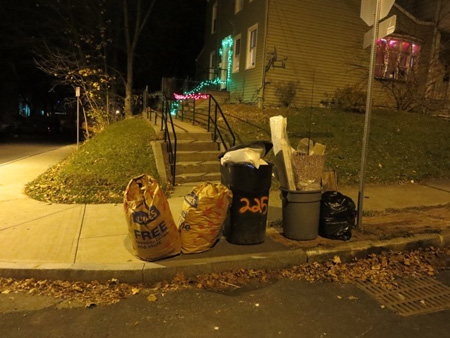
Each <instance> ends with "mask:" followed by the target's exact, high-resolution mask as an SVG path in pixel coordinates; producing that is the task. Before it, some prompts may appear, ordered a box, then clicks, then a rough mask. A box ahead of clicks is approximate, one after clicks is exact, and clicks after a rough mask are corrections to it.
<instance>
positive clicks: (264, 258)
mask: <svg viewBox="0 0 450 338" xmlns="http://www.w3.org/2000/svg"><path fill="white" fill-rule="evenodd" d="M448 245H450V230H447V231H443V232H442V233H441V234H421V235H414V236H412V237H407V238H394V239H390V240H386V241H364V242H360V243H342V245H339V246H337V247H334V248H323V249H321V248H318V249H317V248H314V249H306V250H303V249H295V250H285V251H274V252H264V253H254V254H243V255H242V254H241V255H232V256H221V257H211V258H191V259H185V260H173V261H171V260H163V261H158V262H144V261H143V262H142V263H125V264H94V263H73V264H70V263H18V262H17V263H8V262H4V263H1V262H0V277H10V278H21V279H23V278H35V279H38V280H43V279H61V280H70V281H92V280H99V281H106V280H110V279H112V278H117V279H118V280H120V281H122V282H128V283H155V282H158V281H163V280H170V279H172V278H173V277H175V276H176V275H177V274H179V273H182V274H184V275H185V276H186V277H194V276H196V275H201V274H209V273H212V272H216V273H218V272H223V271H226V270H235V269H267V270H272V269H282V268H288V267H291V266H294V265H300V264H304V263H311V262H324V261H327V260H330V259H333V257H334V256H339V257H340V258H341V261H342V262H349V261H351V260H352V259H354V258H364V257H367V256H368V255H370V254H373V253H380V252H382V251H386V250H394V251H401V250H413V249H417V248H425V247H430V246H433V247H444V246H448Z"/></svg>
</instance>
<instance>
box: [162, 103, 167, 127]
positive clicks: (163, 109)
mask: <svg viewBox="0 0 450 338" xmlns="http://www.w3.org/2000/svg"><path fill="white" fill-rule="evenodd" d="M167 104H168V102H167V100H164V101H163V104H162V109H161V131H162V130H163V129H164V128H163V120H164V114H165V109H166V105H167Z"/></svg>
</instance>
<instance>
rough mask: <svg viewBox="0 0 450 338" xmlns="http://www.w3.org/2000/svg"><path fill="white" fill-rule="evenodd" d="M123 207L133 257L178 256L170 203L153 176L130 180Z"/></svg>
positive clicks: (178, 248) (151, 259) (178, 238)
mask: <svg viewBox="0 0 450 338" xmlns="http://www.w3.org/2000/svg"><path fill="white" fill-rule="evenodd" d="M124 208H125V216H126V218H127V222H128V235H129V236H130V240H131V245H132V247H133V250H134V254H135V255H136V256H138V257H139V258H141V259H143V260H147V261H156V260H158V259H162V258H166V257H170V256H174V255H177V254H179V253H180V248H181V244H180V235H179V233H178V229H177V226H176V225H175V222H174V220H173V217H172V214H171V212H170V208H169V203H168V202H167V199H166V196H164V193H163V191H162V189H161V187H160V186H159V184H158V182H157V181H156V180H155V179H154V178H153V177H151V176H148V175H141V176H137V177H134V178H132V179H131V181H130V183H128V186H127V189H126V191H125V195H124Z"/></svg>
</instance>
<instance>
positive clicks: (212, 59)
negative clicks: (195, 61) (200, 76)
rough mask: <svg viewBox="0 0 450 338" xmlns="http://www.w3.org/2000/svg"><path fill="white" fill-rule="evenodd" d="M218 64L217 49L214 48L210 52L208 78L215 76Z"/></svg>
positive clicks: (211, 78)
mask: <svg viewBox="0 0 450 338" xmlns="http://www.w3.org/2000/svg"><path fill="white" fill-rule="evenodd" d="M216 66H217V57H216V51H215V50H213V51H212V52H211V53H209V69H208V79H209V80H213V79H214V78H215V77H216V76H215V71H216Z"/></svg>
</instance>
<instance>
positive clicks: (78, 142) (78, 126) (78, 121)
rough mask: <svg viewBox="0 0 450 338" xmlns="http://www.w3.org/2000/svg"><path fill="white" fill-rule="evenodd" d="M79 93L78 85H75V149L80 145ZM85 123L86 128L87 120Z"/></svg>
mask: <svg viewBox="0 0 450 338" xmlns="http://www.w3.org/2000/svg"><path fill="white" fill-rule="evenodd" d="M80 95H81V90H80V87H75V96H76V97H77V149H78V147H79V146H80ZM85 123H86V128H87V121H85Z"/></svg>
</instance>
